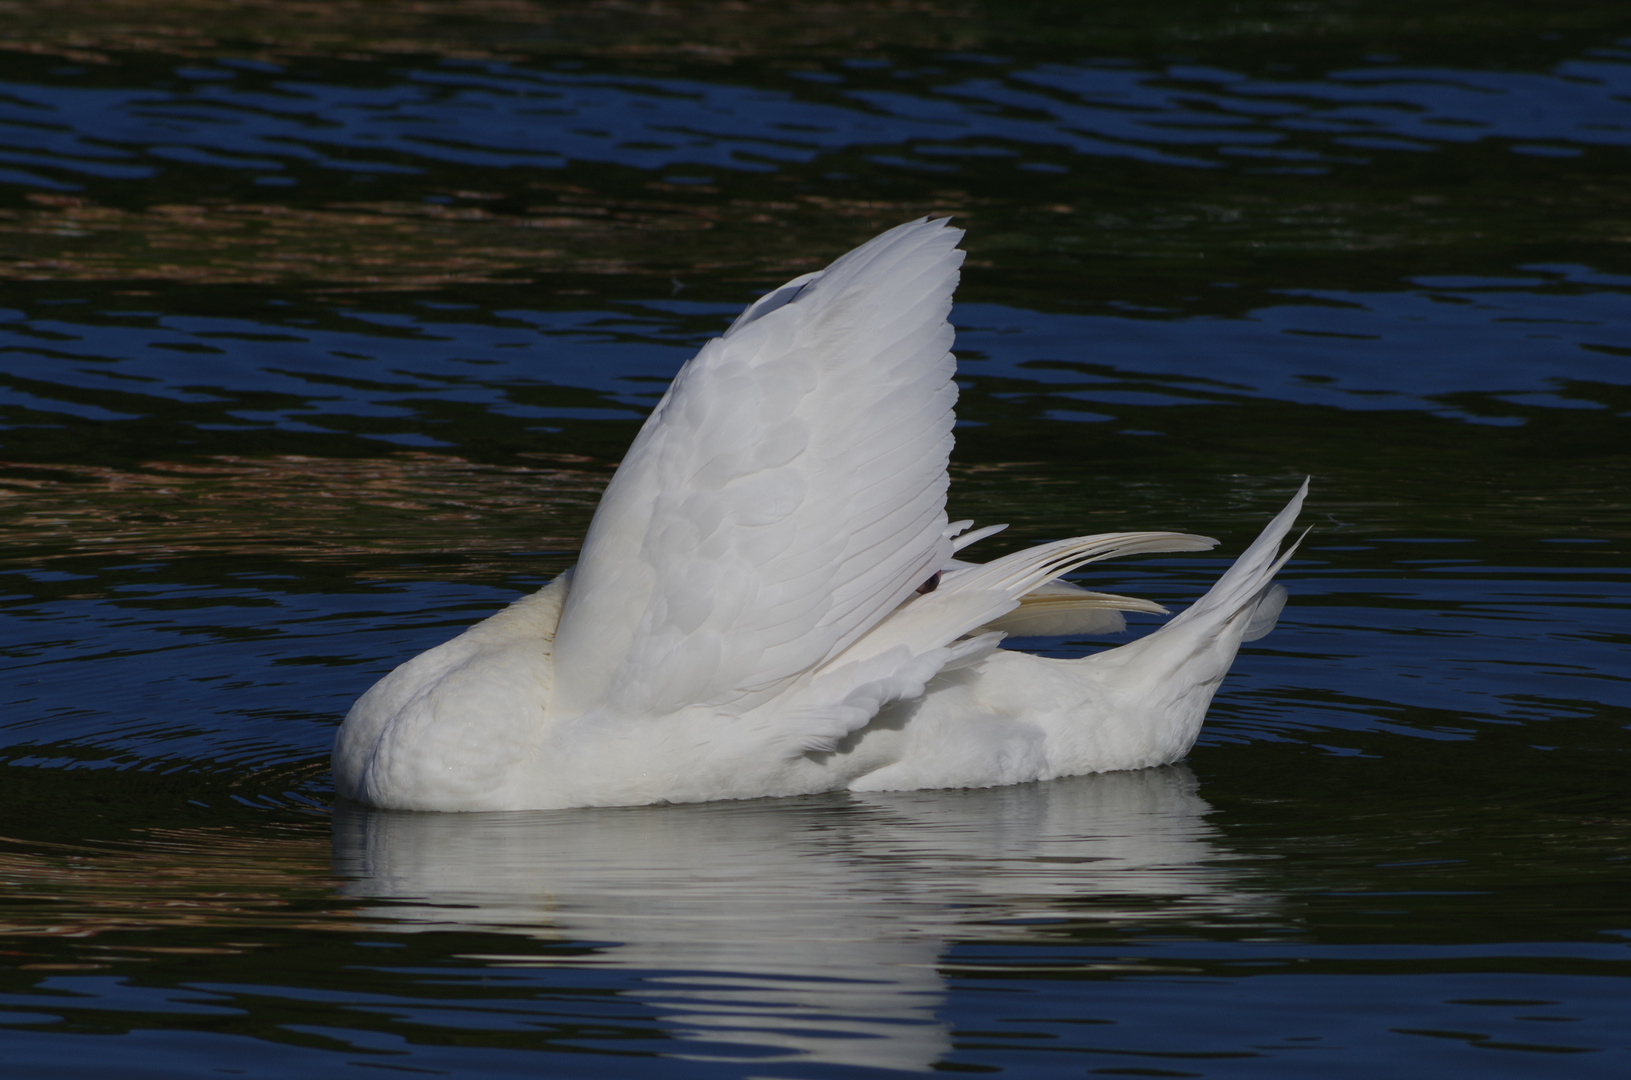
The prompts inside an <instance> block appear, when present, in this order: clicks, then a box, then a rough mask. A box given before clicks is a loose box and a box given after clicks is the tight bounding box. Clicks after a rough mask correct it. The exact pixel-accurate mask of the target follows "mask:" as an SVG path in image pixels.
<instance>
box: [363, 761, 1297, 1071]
mask: <svg viewBox="0 0 1631 1080" xmlns="http://www.w3.org/2000/svg"><path fill="white" fill-rule="evenodd" d="M1195 787H1196V783H1195V779H1194V776H1193V774H1192V773H1190V771H1189V770H1188V769H1187V768H1185V767H1183V766H1181V765H1180V766H1169V767H1166V768H1161V769H1146V770H1142V771H1138V772H1120V773H1106V774H1101V775H1096V776H1082V777H1074V778H1068V779H1060V780H1053V781H1049V782H1047V783H1038V784H1027V785H1021V786H1017V787H1003V788H991V789H983V790H973V791H916V792H899V793H865V794H855V793H838V794H832V795H820V796H810V797H806V798H797V799H776V800H762V801H755V802H748V803H703V804H697V805H684V806H643V807H630V808H625V809H595V808H591V809H576V810H556V811H531V812H525V811H523V812H509V813H488V814H420V813H411V812H400V811H379V810H368V809H364V808H360V807H344V808H341V809H340V810H338V811H337V813H336V817H335V824H334V857H335V864H336V869H337V870H338V872H339V873H340V874H341V875H342V876H344V877H346V878H348V879H349V882H348V884H346V885H345V886H344V891H345V892H346V893H347V895H350V896H352V897H355V898H362V899H379V900H388V901H390V903H389V904H388V905H382V906H380V907H378V908H372V909H369V910H368V911H367V913H366V916H365V917H372V916H377V917H378V918H379V919H380V920H381V921H382V922H388V923H389V924H390V925H389V929H390V930H391V931H392V932H396V933H401V932H405V931H406V932H412V931H415V930H421V929H422V930H483V931H500V932H506V933H515V934H519V935H524V936H527V937H530V938H533V939H538V940H549V941H574V942H582V943H588V944H591V945H592V946H593V949H592V950H591V952H590V954H589V955H587V956H576V957H560V956H558V955H547V954H542V953H540V954H533V955H528V954H526V953H524V952H519V951H518V952H517V953H516V954H503V955H484V956H481V957H479V958H477V959H480V960H482V961H484V962H487V963H491V964H499V965H506V966H529V967H547V966H563V965H568V964H571V965H582V964H588V965H598V966H603V967H612V968H618V969H624V970H631V971H639V972H641V973H642V977H641V979H640V982H639V984H638V985H639V986H640V987H642V988H643V989H641V990H640V991H638V993H639V994H641V995H643V996H644V997H645V998H646V999H647V1000H648V1001H649V1002H650V1004H651V1005H652V1006H653V1007H654V1008H655V1009H656V1010H657V1012H658V1013H659V1014H660V1016H661V1022H662V1023H663V1024H664V1026H665V1027H666V1028H667V1029H668V1034H669V1035H670V1036H671V1037H673V1038H676V1039H679V1040H685V1041H692V1042H693V1043H694V1044H696V1045H694V1046H693V1048H692V1049H689V1050H682V1051H680V1052H679V1053H678V1054H677V1055H676V1056H681V1057H687V1058H691V1059H699V1058H702V1059H706V1058H709V1057H716V1056H727V1055H728V1054H729V1045H730V1044H735V1045H736V1046H737V1047H739V1048H741V1047H753V1048H754V1049H755V1051H756V1058H757V1060H760V1061H765V1060H767V1059H766V1058H764V1057H760V1056H758V1055H759V1054H762V1053H764V1052H765V1051H767V1050H768V1051H771V1056H770V1057H769V1058H768V1060H785V1061H795V1060H796V1061H803V1062H820V1063H826V1064H841V1065H862V1066H871V1067H874V1068H880V1067H881V1068H893V1069H908V1070H923V1069H928V1068H929V1067H930V1066H931V1065H932V1064H933V1063H934V1062H936V1061H937V1060H939V1059H940V1058H941V1057H942V1056H944V1055H945V1054H946V1053H947V1052H948V1051H949V1050H950V1049H951V1042H950V1032H949V1029H948V1027H947V1025H946V1024H944V1023H943V1022H941V1020H940V1019H939V1016H938V1013H939V1007H940V1004H941V1001H942V999H943V997H944V994H945V987H944V984H943V981H942V978H941V973H940V964H941V959H942V954H943V952H944V951H945V949H946V946H947V943H948V941H950V940H953V939H955V940H958V941H970V940H982V939H984V940H989V939H992V938H996V939H1001V938H1003V937H1005V936H1008V937H1014V936H1017V935H1019V934H1022V933H1029V934H1031V935H1033V936H1034V934H1035V932H1036V927H1035V926H1034V925H1030V926H1027V925H1023V924H1021V925H1015V922H1016V920H1024V921H1027V922H1028V921H1029V920H1030V919H1037V918H1041V919H1048V918H1052V919H1055V920H1058V919H1061V918H1065V917H1069V918H1070V919H1072V920H1074V921H1080V920H1083V919H1084V918H1085V919H1090V920H1105V921H1107V922H1111V923H1113V922H1115V921H1117V920H1123V919H1125V920H1135V919H1136V920H1137V921H1138V922H1140V923H1148V922H1149V921H1150V920H1151V919H1152V918H1160V917H1161V916H1162V915H1163V914H1166V915H1169V916H1190V917H1192V916H1195V915H1199V914H1205V913H1212V914H1222V913H1225V912H1231V911H1232V912H1238V911H1241V910H1245V909H1257V908H1261V906H1262V905H1263V904H1264V902H1265V898H1264V897H1262V896H1261V895H1256V896H1254V895H1252V894H1250V893H1248V892H1246V891H1244V890H1240V888H1239V886H1240V884H1241V883H1240V880H1239V875H1237V874H1232V873H1229V872H1227V871H1225V870H1223V869H1221V868H1219V867H1217V866H1208V865H1206V864H1207V863H1208V861H1211V860H1218V859H1220V858H1228V855H1227V853H1226V852H1224V851H1220V850H1219V849H1218V848H1217V847H1216V846H1215V845H1214V837H1215V830H1214V829H1213V828H1212V827H1211V826H1209V825H1208V824H1207V823H1206V822H1205V821H1204V820H1203V815H1205V814H1206V813H1207V812H1208V811H1209V810H1210V809H1211V808H1210V807H1209V806H1208V805H1207V803H1206V802H1204V801H1203V800H1202V799H1201V798H1200V797H1199V796H1197V795H1196V794H1195ZM359 914H362V913H359ZM700 1044H708V1045H700ZM722 1044H724V1045H722ZM777 1050H779V1051H781V1053H780V1054H777V1053H775V1051H777Z"/></svg>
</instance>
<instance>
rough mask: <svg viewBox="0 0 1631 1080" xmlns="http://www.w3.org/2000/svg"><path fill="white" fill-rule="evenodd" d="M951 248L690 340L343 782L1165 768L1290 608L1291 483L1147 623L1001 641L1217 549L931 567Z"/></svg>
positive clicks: (455, 794) (941, 462) (401, 688)
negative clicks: (527, 586) (517, 581)
mask: <svg viewBox="0 0 1631 1080" xmlns="http://www.w3.org/2000/svg"><path fill="white" fill-rule="evenodd" d="M961 235H962V234H961V232H960V231H959V230H957V229H953V228H950V227H948V226H947V225H946V223H945V222H943V221H927V220H920V221H915V222H911V223H908V224H906V225H903V226H900V227H899V228H896V229H892V230H890V231H889V232H887V233H884V234H883V235H881V236H879V237H877V238H875V239H873V240H871V241H869V242H868V243H866V244H864V245H862V246H861V247H859V248H857V249H856V250H854V251H852V252H850V253H849V254H847V255H845V256H843V257H842V258H840V259H839V260H837V261H836V262H834V263H833V264H832V265H831V266H829V267H827V268H826V269H825V270H822V271H818V272H816V273H813V274H806V275H804V276H802V277H799V278H795V279H794V280H793V281H791V282H789V283H788V284H786V285H784V286H782V287H781V288H779V289H776V290H774V291H773V292H771V293H769V294H767V295H766V296H764V297H761V298H760V299H759V300H758V301H757V302H755V303H754V304H752V305H750V306H749V307H748V309H747V310H746V311H744V312H743V313H742V315H741V316H740V317H739V318H738V319H737V320H736V321H735V323H733V324H732V325H731V327H730V329H729V330H727V331H726V332H725V333H724V334H723V335H722V336H721V337H719V338H717V339H714V340H713V341H710V342H708V343H707V344H706V345H704V346H703V348H702V350H701V351H700V352H699V353H698V354H697V355H696V356H695V357H694V358H693V359H692V360H691V361H690V362H688V363H687V364H686V365H685V366H684V367H683V368H682V369H681V370H680V372H679V374H678V375H677V376H676V377H675V379H674V382H673V384H672V385H671V386H670V388H669V390H668V392H667V393H666V394H665V395H664V397H663V399H662V401H661V402H660V403H659V404H658V406H657V408H656V409H655V410H653V412H652V415H651V416H650V417H649V418H648V420H647V421H646V423H645V425H644V426H643V427H642V428H641V431H640V433H639V435H638V436H637V437H636V439H635V441H634V444H633V446H631V447H630V449H629V453H628V455H627V457H625V459H624V461H623V463H622V464H621V465H620V466H619V468H618V471H617V474H616V475H615V476H614V478H613V480H612V482H611V484H610V486H608V488H607V490H606V492H605V494H604V495H603V497H602V499H601V504H600V507H599V509H598V510H597V511H596V514H595V518H594V521H593V523H592V524H591V526H590V529H589V534H588V536H587V537H586V538H585V540H584V545H583V551H582V554H581V558H580V562H579V564H578V566H577V568H576V570H575V572H574V573H573V574H572V575H571V576H570V578H568V577H566V576H563V577H562V578H561V579H558V580H557V581H556V582H555V583H553V584H552V585H550V586H549V587H548V588H546V589H545V590H544V591H543V592H541V593H539V594H538V595H537V596H534V597H530V598H528V599H526V600H523V601H521V602H519V603H517V604H515V605H512V606H511V607H510V608H508V609H506V610H505V611H503V612H500V613H499V614H498V615H495V616H494V617H493V618H491V619H488V620H487V621H485V622H483V623H481V624H478V625H477V626H475V627H473V628H471V629H470V630H469V631H466V632H465V633H464V634H462V635H460V636H459V637H458V638H455V639H454V640H453V641H450V642H448V643H447V644H445V645H442V646H439V647H438V648H436V649H432V650H431V651H430V652H427V653H425V654H424V655H422V656H420V657H417V658H415V659H414V660H411V661H409V662H408V663H406V664H403V665H402V666H401V667H399V668H397V669H396V670H395V671H393V672H392V673H391V674H389V675H387V676H386V677H385V678H384V679H382V680H381V681H380V682H379V683H378V684H377V685H376V686H375V687H374V689H372V690H370V691H369V692H368V693H367V694H365V695H363V697H362V698H361V699H359V700H358V702H357V704H356V705H355V706H354V707H353V708H352V710H351V712H350V714H349V715H348V716H347V718H346V721H345V723H344V724H343V725H342V726H341V730H340V732H339V735H338V737H337V739H336V743H335V753H334V769H335V783H336V788H337V789H338V791H339V792H340V794H341V795H342V796H344V797H346V798H351V799H356V800H358V801H362V802H367V803H371V804H374V805H378V806H387V807H400V808H408V809H439V810H492V809H522V808H547V807H555V806H572V805H606V804H629V803H643V802H658V801H664V800H669V801H697V800H705V799H716V798H750V797H755V796H764V795H786V794H794V793H801V792H812V791H825V790H833V789H837V788H844V787H850V788H854V789H857V790H859V789H864V788H873V789H876V788H889V787H901V786H907V787H912V786H915V787H929V786H967V785H986V784H998V783H1014V782H1018V781H1022V780H1032V779H1039V778H1044V777H1047V776H1054V775H1061V774H1063V773H1067V772H1091V771H1097V770H1102V769H1115V768H1129V767H1137V766H1139V765H1144V764H1158V763H1160V762H1162V761H1170V760H1175V759H1176V757H1178V756H1181V755H1182V753H1184V752H1185V751H1187V749H1188V746H1189V744H1190V743H1191V742H1193V738H1194V733H1195V732H1196V731H1198V730H1199V724H1200V719H1201V717H1202V716H1203V715H1204V712H1205V703H1206V702H1207V701H1209V700H1210V697H1211V692H1212V690H1213V689H1214V688H1215V686H1216V684H1217V682H1218V681H1219V680H1221V678H1222V675H1223V672H1224V671H1225V670H1227V668H1228V665H1229V662H1230V660H1232V658H1233V656H1234V652H1235V650H1236V648H1237V647H1238V645H1239V643H1240V641H1241V640H1243V639H1249V638H1250V637H1252V636H1255V635H1259V634H1261V633H1266V632H1267V631H1268V629H1269V628H1271V627H1272V625H1273V622H1274V619H1275V617H1276V616H1277V614H1278V611H1279V606H1280V605H1282V604H1283V603H1284V594H1283V590H1282V591H1279V592H1276V591H1275V587H1273V586H1271V585H1270V584H1269V582H1270V579H1271V578H1272V577H1273V574H1274V573H1275V571H1277V570H1278V569H1279V568H1280V567H1281V566H1282V565H1283V564H1284V561H1285V559H1286V558H1288V557H1289V553H1287V554H1286V555H1283V556H1278V557H1277V556H1276V550H1277V548H1278V546H1279V543H1280V540H1281V539H1282V538H1283V536H1284V534H1285V532H1286V530H1288V529H1289V528H1290V522H1291V520H1292V518H1294V517H1295V514H1296V507H1297V505H1298V504H1300V501H1301V495H1300V494H1299V496H1298V498H1297V499H1296V500H1293V505H1292V506H1290V507H1288V508H1287V510H1286V511H1285V512H1284V513H1282V514H1281V515H1280V516H1279V517H1278V518H1276V519H1275V521H1274V522H1273V523H1272V524H1271V525H1270V527H1269V528H1268V529H1267V530H1265V534H1264V536H1263V537H1261V538H1259V540H1258V542H1257V543H1255V544H1254V545H1253V546H1252V547H1251V548H1250V549H1248V551H1247V552H1246V554H1245V555H1243V556H1242V557H1241V559H1240V560H1239V562H1238V563H1237V564H1236V565H1235V567H1234V568H1232V569H1231V570H1230V571H1229V572H1228V573H1226V574H1225V575H1224V576H1223V578H1222V579H1221V580H1220V581H1219V582H1218V584H1217V585H1216V586H1214V588H1213V589H1212V590H1211V591H1210V592H1209V593H1208V594H1207V595H1206V596H1205V597H1203V598H1202V600H1201V601H1199V602H1198V603H1196V604H1195V605H1194V606H1192V607H1191V608H1190V609H1188V610H1187V611H1185V612H1184V613H1183V614H1182V615H1180V616H1178V617H1177V618H1175V619H1173V620H1172V621H1171V622H1170V623H1169V624H1168V625H1167V626H1166V627H1164V628H1163V629H1162V630H1160V631H1158V632H1157V633H1156V634H1153V635H1150V636H1149V637H1147V638H1144V639H1141V640H1139V641H1136V642H1133V643H1132V644H1130V645H1127V646H1122V647H1121V648H1118V649H1112V650H1109V651H1108V652H1105V653H1100V654H1097V655H1096V656H1091V657H1087V658H1085V659H1083V660H1081V661H1056V660H1045V659H1042V658H1037V657H1030V656H1027V655H1025V654H1022V653H1014V652H1010V651H1008V650H1004V649H1000V648H998V647H997V646H998V643H999V642H1000V641H1001V639H1002V637H1003V635H1004V634H1005V633H1041V632H1045V633H1102V632H1111V631H1114V630H1118V629H1120V628H1121V627H1122V625H1123V623H1122V621H1121V612H1122V611H1145V612H1155V613H1159V612H1161V611H1162V610H1163V609H1161V608H1160V607H1159V606H1158V605H1155V604H1152V603H1150V602H1149V601H1144V600H1137V599H1133V598H1130V597H1122V596H1115V595H1112V594H1107V593H1093V592H1088V591H1086V590H1083V589H1080V588H1078V587H1076V586H1074V585H1070V584H1067V583H1065V582H1060V581H1057V580H1056V579H1057V578H1058V577H1059V576H1060V575H1061V574H1064V573H1068V572H1070V571H1071V570H1074V569H1076V568H1077V567H1080V566H1082V565H1084V564H1085V563H1088V562H1093V561H1097V560H1100V559H1107V558H1112V557H1116V556H1121V555H1130V554H1138V553H1148V552H1163V551H1199V550H1204V549H1206V548H1209V547H1211V546H1212V545H1213V544H1215V543H1216V541H1213V540H1211V539H1209V538H1207V537H1200V536H1191V535H1187V534H1182V533H1166V532H1131V533H1109V534H1103V535H1098V536H1087V537H1073V538H1069V539H1066V540H1059V541H1055V542H1053V543H1049V544H1043V545H1041V546H1038V547H1033V548H1030V549H1027V550H1023V551H1018V552H1015V553H1013V554H1011V555H1008V556H1005V557H1003V558H1000V559H997V560H995V561H994V562H991V563H988V564H984V565H980V564H974V563H967V562H962V561H959V560H957V559H954V558H953V557H952V556H953V553H954V552H955V551H958V550H960V549H962V548H963V547H965V546H967V545H968V544H971V543H973V542H974V541H976V540H979V539H981V538H983V537H985V536H988V535H990V534H991V533H993V532H995V531H997V530H998V529H1000V528H1001V526H990V527H987V528H984V529H978V530H975V531H973V532H966V531H965V530H967V529H968V527H969V526H970V525H971V524H972V523H971V522H967V521H963V522H957V523H954V524H948V523H947V521H946V513H945V497H946V489H947V473H946V468H947V462H948V457H949V454H950V449H951V441H952V440H951V430H952V422H953V416H952V406H953V404H954V402H955V399H956V388H955V384H954V383H953V382H952V376H953V373H954V362H953V359H952V356H951V353H950V346H951V342H952V331H951V326H950V324H949V323H948V322H947V314H948V312H949V310H950V307H951V295H952V290H953V289H954V287H955V286H956V283H957V277H958V268H959V266H960V265H961V263H962V253H961V252H960V251H958V250H957V248H956V243H957V241H958V239H959V238H960V237H961ZM1305 490H1306V485H1305ZM931 586H938V587H934V588H931ZM1197 703H1199V707H1198V709H1197V707H1196V706H1197Z"/></svg>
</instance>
